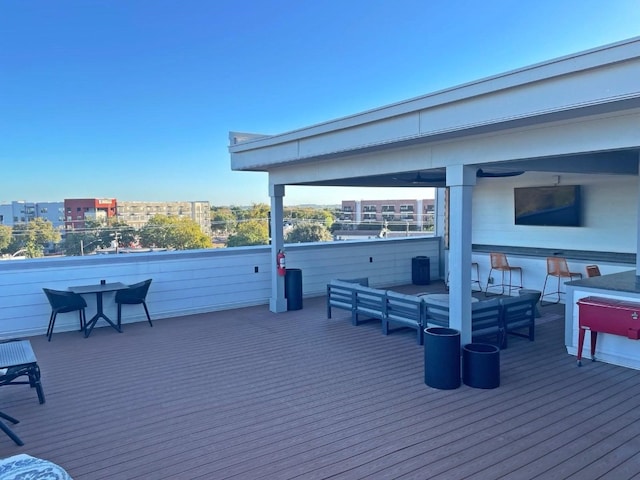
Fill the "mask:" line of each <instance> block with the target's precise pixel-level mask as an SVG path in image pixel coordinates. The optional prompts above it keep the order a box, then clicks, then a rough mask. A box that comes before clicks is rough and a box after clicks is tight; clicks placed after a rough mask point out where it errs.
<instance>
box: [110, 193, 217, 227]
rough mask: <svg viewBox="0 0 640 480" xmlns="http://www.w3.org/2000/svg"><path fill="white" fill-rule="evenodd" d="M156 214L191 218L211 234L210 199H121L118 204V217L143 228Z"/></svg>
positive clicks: (122, 220) (133, 225)
mask: <svg viewBox="0 0 640 480" xmlns="http://www.w3.org/2000/svg"><path fill="white" fill-rule="evenodd" d="M155 215H163V216H167V217H186V218H190V219H191V220H193V221H194V222H196V223H197V224H198V225H200V229H201V230H202V232H203V233H205V234H206V235H211V204H210V203H209V202H208V201H195V202H130V201H121V202H118V205H117V213H116V218H117V219H118V221H120V222H124V223H126V224H128V225H131V226H132V227H134V228H141V227H143V226H145V225H146V224H147V222H148V221H149V219H150V218H152V217H153V216H155Z"/></svg>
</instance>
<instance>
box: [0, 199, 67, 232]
mask: <svg viewBox="0 0 640 480" xmlns="http://www.w3.org/2000/svg"><path fill="white" fill-rule="evenodd" d="M36 218H43V219H45V220H48V221H50V222H51V223H52V224H53V226H54V227H55V228H61V227H62V226H63V225H64V203H63V202H25V201H22V200H19V201H13V202H11V203H8V204H3V205H0V225H6V226H9V227H13V226H14V225H16V224H20V223H29V222H31V221H32V220H34V219H36Z"/></svg>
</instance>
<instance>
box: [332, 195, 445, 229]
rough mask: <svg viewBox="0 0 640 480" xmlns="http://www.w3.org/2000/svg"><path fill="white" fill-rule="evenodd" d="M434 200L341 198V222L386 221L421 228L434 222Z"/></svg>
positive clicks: (357, 223)
mask: <svg viewBox="0 0 640 480" xmlns="http://www.w3.org/2000/svg"><path fill="white" fill-rule="evenodd" d="M434 214H435V200H434V199H432V198H431V199H429V198H428V199H421V200H415V199H413V200H343V201H342V211H341V212H340V219H339V221H340V222H341V223H345V224H348V223H352V224H354V225H361V224H366V223H376V224H380V223H385V222H386V223H387V224H388V225H391V224H396V225H403V226H407V227H409V228H410V229H412V230H423V229H425V228H426V227H430V226H432V225H433V224H434Z"/></svg>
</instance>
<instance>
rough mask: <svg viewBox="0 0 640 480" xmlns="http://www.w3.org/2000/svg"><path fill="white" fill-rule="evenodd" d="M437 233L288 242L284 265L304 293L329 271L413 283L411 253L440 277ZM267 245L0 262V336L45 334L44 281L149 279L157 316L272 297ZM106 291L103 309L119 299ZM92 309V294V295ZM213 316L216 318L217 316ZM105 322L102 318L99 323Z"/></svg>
mask: <svg viewBox="0 0 640 480" xmlns="http://www.w3.org/2000/svg"><path fill="white" fill-rule="evenodd" d="M440 245H441V241H440V238H439V237H409V238H401V239H395V238H394V239H383V240H376V241H350V242H326V243H310V244H296V245H286V253H287V266H288V267H290V268H300V269H301V270H302V280H303V295H304V296H305V297H312V296H320V295H324V294H325V290H326V284H327V282H328V281H329V280H331V279H332V278H341V277H342V278H344V277H350V276H367V277H369V279H370V284H371V285H372V286H393V285H401V284H407V283H411V259H412V258H413V257H415V256H428V257H429V258H430V259H431V264H430V270H431V278H441V277H442V275H441V274H440V265H441V248H440ZM270 259H271V250H270V247H268V246H264V247H239V248H220V249H209V250H194V251H181V252H151V253H140V254H121V255H91V256H85V257H63V258H42V259H31V260H15V261H4V262H0V336H28V335H39V334H44V333H45V331H46V329H47V324H48V321H49V315H50V313H51V308H50V306H49V303H48V302H47V299H46V297H45V295H44V293H43V292H42V288H43V287H44V288H53V289H59V290H65V289H66V288H67V287H69V286H73V285H85V284H92V283H96V284H97V283H99V282H100V280H106V281H108V282H111V281H118V282H123V283H134V282H137V281H140V280H144V279H147V278H152V279H153V283H152V285H151V288H150V290H149V295H148V297H147V303H148V306H149V310H150V313H151V316H152V318H155V319H159V318H171V317H181V316H184V315H189V314H196V313H207V312H215V311H219V310H227V309H233V308H240V307H245V306H251V305H262V304H264V305H268V303H269V298H270V296H271V270H272V265H271V260H270ZM109 300H110V297H109V295H108V294H107V295H105V312H106V313H107V315H109V316H110V317H112V318H115V314H116V312H115V305H114V304H113V302H110V301H109ZM87 303H88V304H89V308H88V309H87V316H88V317H90V316H92V315H93V313H95V299H93V298H87ZM212 319H215V317H214V316H212ZM137 321H146V318H145V316H144V311H143V310H142V308H136V307H127V309H126V312H125V318H124V319H123V322H125V323H129V322H137ZM99 325H100V324H99ZM77 327H78V319H77V314H76V313H66V314H61V315H59V317H58V319H57V320H56V327H55V331H56V332H60V331H65V330H74V329H77Z"/></svg>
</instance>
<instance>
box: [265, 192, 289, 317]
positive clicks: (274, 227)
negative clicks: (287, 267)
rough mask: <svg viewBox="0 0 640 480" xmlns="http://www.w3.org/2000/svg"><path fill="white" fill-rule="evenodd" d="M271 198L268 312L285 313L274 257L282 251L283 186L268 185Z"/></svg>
mask: <svg viewBox="0 0 640 480" xmlns="http://www.w3.org/2000/svg"><path fill="white" fill-rule="evenodd" d="M269 196H270V197H271V299H270V300H269V310H270V311H272V312H274V313H279V312H286V311H287V299H286V298H284V277H282V276H280V275H278V269H277V268H276V256H277V255H278V251H279V250H284V234H283V231H282V229H283V228H284V225H283V224H284V214H283V208H282V199H283V197H284V185H271V184H269Z"/></svg>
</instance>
